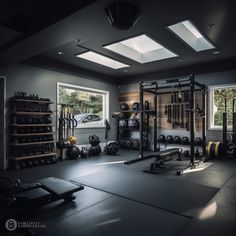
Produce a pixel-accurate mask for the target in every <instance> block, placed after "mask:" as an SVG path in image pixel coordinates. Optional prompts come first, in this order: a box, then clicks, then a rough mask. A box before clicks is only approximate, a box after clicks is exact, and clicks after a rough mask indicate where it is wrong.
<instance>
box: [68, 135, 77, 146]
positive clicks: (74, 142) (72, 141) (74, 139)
mask: <svg viewBox="0 0 236 236" xmlns="http://www.w3.org/2000/svg"><path fill="white" fill-rule="evenodd" d="M68 141H69V142H70V144H71V145H74V144H76V137H75V136H69V138H68Z"/></svg>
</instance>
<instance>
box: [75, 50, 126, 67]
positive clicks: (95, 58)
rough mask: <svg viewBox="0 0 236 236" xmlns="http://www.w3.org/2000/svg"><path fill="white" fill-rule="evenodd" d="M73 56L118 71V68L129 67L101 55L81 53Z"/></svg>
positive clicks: (90, 52)
mask: <svg viewBox="0 0 236 236" xmlns="http://www.w3.org/2000/svg"><path fill="white" fill-rule="evenodd" d="M75 56H76V57H80V58H83V59H85V60H88V61H92V62H95V63H98V64H101V65H104V66H107V67H110V68H112V69H120V68H124V67H129V65H127V64H124V63H122V62H119V61H116V60H113V59H111V58H109V57H106V56H103V55H101V54H98V53H96V52H92V51H88V52H85V53H81V54H78V55H75Z"/></svg>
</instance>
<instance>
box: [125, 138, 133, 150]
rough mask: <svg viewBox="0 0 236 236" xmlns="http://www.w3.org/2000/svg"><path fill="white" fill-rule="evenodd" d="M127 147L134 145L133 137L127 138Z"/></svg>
mask: <svg viewBox="0 0 236 236" xmlns="http://www.w3.org/2000/svg"><path fill="white" fill-rule="evenodd" d="M125 147H128V148H130V147H132V139H130V138H127V139H125Z"/></svg>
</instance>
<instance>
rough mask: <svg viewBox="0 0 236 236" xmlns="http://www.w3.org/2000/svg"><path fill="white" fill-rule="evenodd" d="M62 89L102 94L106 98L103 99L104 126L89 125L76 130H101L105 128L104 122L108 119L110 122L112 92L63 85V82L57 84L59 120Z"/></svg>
mask: <svg viewBox="0 0 236 236" xmlns="http://www.w3.org/2000/svg"><path fill="white" fill-rule="evenodd" d="M60 87H65V88H68V89H70V88H71V89H77V90H80V91H85V92H95V93H98V94H101V95H103V96H104V99H103V109H104V111H103V124H102V125H96V126H95V125H91V124H90V125H88V126H85V127H76V128H75V129H100V128H105V127H106V126H105V124H104V120H105V119H107V120H108V121H109V95H110V92H109V91H107V90H100V89H95V88H88V87H84V86H78V85H74V84H68V83H61V82H57V106H56V111H57V112H56V114H57V120H58V117H59V105H58V104H59V88H60Z"/></svg>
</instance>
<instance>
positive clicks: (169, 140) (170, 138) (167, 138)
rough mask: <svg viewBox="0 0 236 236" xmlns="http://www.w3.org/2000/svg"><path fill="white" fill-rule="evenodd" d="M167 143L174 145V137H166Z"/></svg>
mask: <svg viewBox="0 0 236 236" xmlns="http://www.w3.org/2000/svg"><path fill="white" fill-rule="evenodd" d="M166 141H167V142H168V143H172V142H173V137H172V135H168V136H167V137H166Z"/></svg>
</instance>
